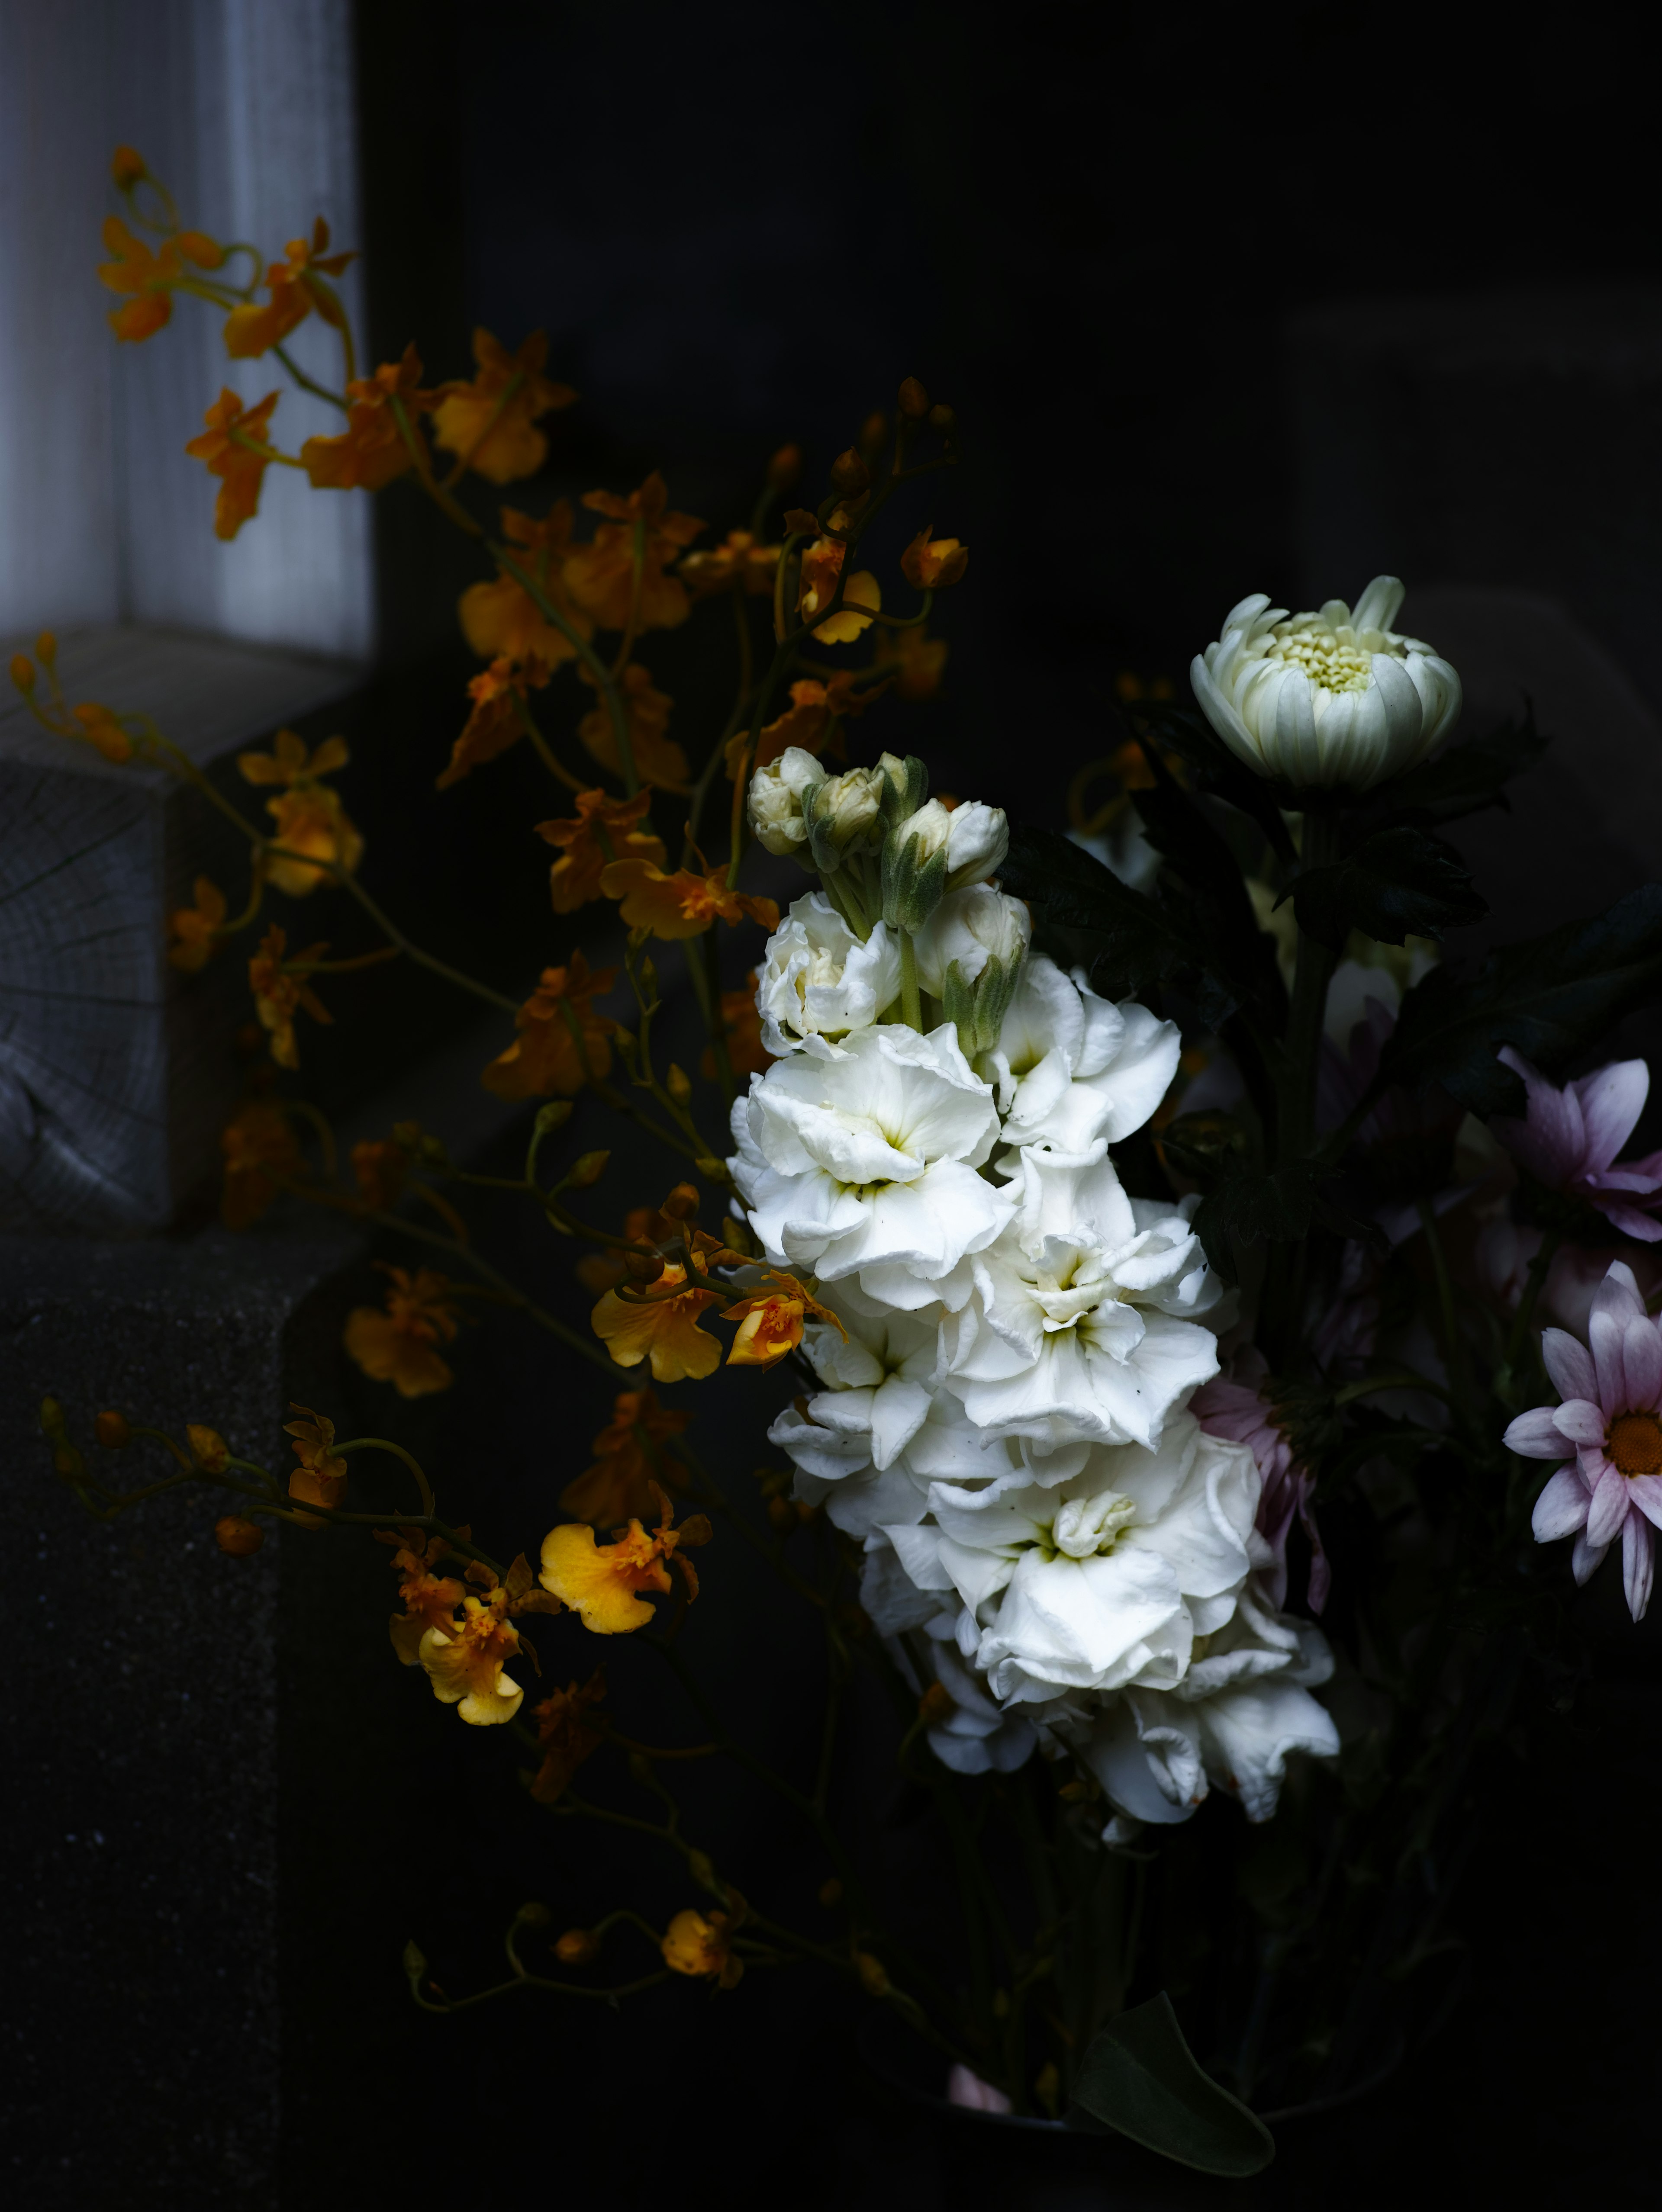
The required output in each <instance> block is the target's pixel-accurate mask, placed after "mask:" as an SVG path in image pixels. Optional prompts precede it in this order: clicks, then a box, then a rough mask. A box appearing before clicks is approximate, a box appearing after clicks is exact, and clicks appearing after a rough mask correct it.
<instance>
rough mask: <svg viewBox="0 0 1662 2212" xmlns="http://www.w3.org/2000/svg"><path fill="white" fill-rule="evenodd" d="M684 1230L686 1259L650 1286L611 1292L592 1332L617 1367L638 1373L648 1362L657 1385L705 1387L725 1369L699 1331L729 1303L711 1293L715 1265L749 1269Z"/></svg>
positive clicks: (671, 1263) (670, 1264)
mask: <svg viewBox="0 0 1662 2212" xmlns="http://www.w3.org/2000/svg"><path fill="white" fill-rule="evenodd" d="M680 1226H681V1228H682V1230H683V1231H684V1236H685V1242H684V1244H683V1247H682V1249H683V1254H684V1257H683V1258H681V1259H679V1260H677V1259H669V1258H664V1264H663V1268H662V1272H661V1273H658V1274H657V1275H655V1276H654V1278H653V1279H652V1280H651V1281H650V1282H649V1283H648V1284H645V1285H636V1284H633V1283H627V1284H623V1285H619V1286H618V1289H616V1290H611V1291H606V1295H605V1296H604V1297H602V1298H601V1299H600V1304H598V1305H597V1306H596V1307H595V1309H594V1313H593V1315H592V1316H590V1322H589V1325H590V1327H591V1328H593V1329H594V1334H595V1335H596V1336H598V1337H599V1338H600V1340H601V1342H602V1343H603V1344H604V1345H605V1346H606V1350H607V1351H608V1352H610V1353H611V1355H612V1358H613V1359H614V1360H615V1361H616V1362H617V1364H618V1366H619V1367H638V1366H639V1365H640V1364H641V1362H642V1360H643V1359H649V1360H650V1361H651V1363H652V1379H653V1381H654V1383H681V1382H685V1381H686V1380H687V1379H688V1378H689V1377H690V1378H691V1380H692V1381H694V1382H702V1381H703V1378H704V1376H706V1375H710V1374H713V1373H714V1372H715V1369H716V1368H717V1367H719V1366H720V1364H721V1346H720V1345H719V1344H718V1343H717V1342H716V1340H715V1338H714V1337H713V1336H707V1335H706V1334H704V1331H703V1329H702V1328H699V1326H698V1322H699V1316H701V1315H702V1314H703V1312H704V1311H705V1310H706V1309H707V1308H708V1307H709V1306H713V1305H722V1304H726V1303H727V1296H726V1293H724V1292H723V1291H719V1290H715V1289H713V1288H711V1287H710V1283H709V1268H710V1263H711V1261H712V1258H713V1257H714V1256H715V1255H716V1254H718V1253H719V1254H721V1255H723V1257H724V1258H725V1259H726V1261H727V1262H728V1265H729V1266H731V1267H741V1266H742V1265H743V1264H744V1255H743V1254H742V1253H740V1252H734V1251H730V1250H728V1248H727V1247H726V1246H724V1245H722V1244H720V1243H717V1241H716V1240H715V1237H709V1236H707V1235H706V1234H705V1233H704V1231H703V1230H702V1229H698V1230H687V1228H686V1225H685V1223H682V1224H680ZM658 1256H659V1257H661V1258H662V1257H663V1255H658ZM654 1265H655V1261H654Z"/></svg>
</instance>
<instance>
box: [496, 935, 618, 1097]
mask: <svg viewBox="0 0 1662 2212" xmlns="http://www.w3.org/2000/svg"><path fill="white" fill-rule="evenodd" d="M617 980H618V971H617V969H615V968H601V969H590V967H589V964H588V963H587V960H585V959H584V957H583V956H582V954H581V952H574V953H573V954H572V956H571V957H570V959H569V962H568V963H566V965H565V966H564V967H563V968H545V969H544V970H543V975H542V981H541V982H540V983H539V984H538V986H537V987H536V989H535V990H534V991H533V993H532V994H531V996H530V997H529V998H528V999H527V1000H526V1002H525V1004H524V1005H523V1006H521V1008H520V1011H519V1012H518V1013H517V1014H516V1015H515V1016H514V1027H515V1028H516V1029H517V1030H518V1031H519V1035H518V1036H516V1037H515V1039H514V1042H513V1043H512V1044H511V1045H509V1046H508V1048H507V1050H506V1051H505V1052H501V1053H498V1054H497V1055H496V1059H495V1060H492V1061H491V1062H490V1066H488V1067H487V1068H486V1069H485V1071H484V1074H483V1075H482V1076H481V1077H480V1078H479V1080H480V1081H481V1082H482V1083H483V1084H484V1087H485V1089H486V1090H487V1091H495V1092H496V1096H497V1097H498V1098H545V1097H549V1096H550V1095H551V1094H556V1093H557V1094H558V1095H559V1096H560V1097H565V1098H571V1097H575V1096H576V1094H577V1092H578V1091H581V1089H582V1087H583V1085H584V1084H585V1083H603V1082H604V1081H605V1080H606V1077H607V1076H608V1075H609V1074H610V1073H611V1072H612V1043H611V1034H612V1030H615V1029H616V1028H617V1026H618V1024H616V1022H614V1021H613V1020H612V1017H611V1016H610V1015H609V1014H597V1013H596V1012H594V1000H596V999H603V998H604V997H605V996H606V993H607V992H608V991H610V990H611V989H612V986H613V985H614V984H615V983H616V981H617Z"/></svg>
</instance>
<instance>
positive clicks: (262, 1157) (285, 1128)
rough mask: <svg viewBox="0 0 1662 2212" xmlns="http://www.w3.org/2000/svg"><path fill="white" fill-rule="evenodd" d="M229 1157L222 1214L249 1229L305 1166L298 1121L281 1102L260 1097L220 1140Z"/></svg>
mask: <svg viewBox="0 0 1662 2212" xmlns="http://www.w3.org/2000/svg"><path fill="white" fill-rule="evenodd" d="M219 1143H220V1150H221V1151H222V1153H223V1155H224V1159H225V1182H224V1188H223V1190H222V1194H221V1198H220V1208H219V1211H220V1218H221V1220H222V1221H223V1223H224V1224H225V1226H226V1227H227V1228H228V1229H247V1227H248V1226H249V1225H250V1223H252V1222H255V1221H258V1220H259V1217H260V1215H261V1214H262V1213H264V1212H265V1211H266V1209H267V1208H268V1207H269V1206H271V1204H272V1203H273V1201H274V1200H276V1199H277V1196H278V1195H279V1194H280V1193H281V1192H282V1191H283V1189H284V1188H286V1187H287V1186H288V1185H289V1183H291V1182H296V1181H297V1180H298V1179H299V1178H300V1177H301V1175H302V1174H303V1173H304V1171H305V1160H304V1158H303V1156H302V1155H301V1149H300V1140H299V1139H298V1138H297V1137H296V1136H295V1131H294V1125H293V1124H292V1122H291V1121H289V1116H288V1115H287V1114H285V1113H284V1112H283V1109H282V1107H281V1106H278V1105H275V1104H273V1103H272V1102H271V1100H269V1099H256V1100H254V1101H253V1103H251V1104H249V1105H247V1106H245V1107H244V1108H243V1109H242V1110H241V1111H240V1113H239V1114H238V1115H236V1116H235V1118H234V1120H232V1121H229V1122H228V1123H227V1125H226V1127H225V1128H224V1130H223V1132H222V1134H221V1136H220V1139H219Z"/></svg>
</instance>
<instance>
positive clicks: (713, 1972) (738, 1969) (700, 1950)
mask: <svg viewBox="0 0 1662 2212" xmlns="http://www.w3.org/2000/svg"><path fill="white" fill-rule="evenodd" d="M726 1892H727V1899H728V1905H729V1907H730V1908H731V1909H730V1910H729V1911H726V1912H700V1911H697V1909H696V1908H695V1907H693V1906H691V1905H689V1906H687V1908H686V1909H685V1911H681V1912H678V1913H677V1914H676V1916H675V1917H674V1918H673V1920H672V1921H671V1922H670V1923H669V1926H668V1928H667V1930H666V1931H665V1934H664V1938H663V1942H662V1943H661V1945H660V1947H659V1948H660V1949H661V1951H662V1953H663V1958H664V1964H665V1965H666V1966H668V1967H669V1968H670V1969H671V1970H672V1971H673V1972H675V1973H678V1974H688V1975H692V1976H695V1977H697V1978H699V1979H701V1980H709V1981H713V1982H714V1983H715V1986H716V1987H717V1989H721V1990H733V1989H737V1987H738V1986H739V1984H740V1980H741V1979H742V1978H743V1976H744V1972H745V1962H744V1960H742V1959H741V1958H740V1956H739V1954H738V1953H737V1952H736V1951H735V1950H734V1948H733V1939H734V1936H736V1935H737V1934H738V1932H739V1930H740V1928H742V1927H743V1926H744V1924H745V1922H746V1918H747V1917H748V1916H749V1911H750V1908H749V1906H748V1905H746V1902H745V1900H744V1899H743V1898H742V1897H741V1896H740V1894H739V1892H738V1891H737V1890H736V1889H735V1888H734V1887H733V1885H732V1883H731V1882H728V1884H727V1885H726Z"/></svg>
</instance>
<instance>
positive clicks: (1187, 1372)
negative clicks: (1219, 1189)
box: [941, 1151, 1219, 1449]
mask: <svg viewBox="0 0 1662 2212" xmlns="http://www.w3.org/2000/svg"><path fill="white" fill-rule="evenodd" d="M1017 1157H1018V1160H1019V1163H1020V1182H1019V1184H1018V1185H1016V1186H1014V1191H1015V1193H1016V1194H1017V1198H1018V1203H1017V1208H1016V1212H1015V1214H1014V1218H1013V1219H1012V1220H1011V1222H1010V1225H1009V1226H1008V1228H1007V1229H1006V1230H1005V1231H1004V1232H1003V1234H1002V1235H1001V1237H999V1238H998V1240H997V1242H996V1243H995V1244H993V1245H991V1246H990V1247H989V1249H986V1250H985V1251H983V1252H982V1253H980V1254H979V1255H977V1257H976V1258H975V1259H974V1260H973V1261H972V1262H971V1267H972V1270H973V1280H974V1285H975V1294H974V1297H973V1298H972V1299H971V1300H968V1301H966V1302H965V1305H964V1307H963V1309H962V1310H958V1311H954V1312H953V1313H950V1314H949V1315H948V1316H947V1318H946V1319H945V1320H944V1321H943V1322H942V1323H941V1371H942V1376H943V1379H944V1380H945V1382H946V1383H947V1388H948V1389H952V1390H953V1391H955V1392H956V1393H957V1395H959V1397H960V1398H961V1399H962V1400H963V1401H964V1406H965V1412H966V1413H968V1414H969V1416H970V1419H971V1420H972V1421H973V1422H975V1423H976V1424H977V1426H979V1427H982V1428H985V1429H988V1430H989V1431H992V1432H993V1433H994V1434H995V1435H999V1436H1025V1437H1031V1438H1032V1439H1033V1440H1034V1441H1035V1442H1036V1443H1038V1445H1039V1446H1040V1447H1041V1448H1042V1449H1055V1448H1056V1446H1057V1445H1061V1444H1067V1443H1075V1442H1079V1441H1087V1442H1094V1443H1108V1444H1120V1443H1141V1444H1147V1445H1150V1446H1152V1445H1154V1444H1156V1443H1158V1442H1159V1441H1160V1426H1161V1424H1162V1422H1164V1421H1165V1419H1166V1416H1167V1415H1168V1414H1169V1413H1171V1412H1172V1408H1173V1407H1175V1406H1176V1405H1177V1403H1178V1401H1179V1399H1181V1398H1182V1397H1183V1396H1184V1393H1185V1392H1187V1391H1189V1390H1191V1389H1194V1388H1195V1386H1196V1384H1197V1383H1205V1382H1207V1381H1208V1380H1209V1379H1210V1378H1211V1376H1214V1375H1215V1374H1216V1373H1217V1371H1218V1353H1217V1342H1216V1340H1215V1337H1214V1335H1213V1334H1212V1332H1211V1330H1210V1329H1208V1328H1202V1327H1200V1326H1199V1325H1198V1322H1197V1319H1196V1318H1195V1317H1196V1316H1200V1315H1202V1314H1204V1313H1206V1312H1208V1310H1210V1309H1211V1308H1213V1307H1214V1306H1215V1305H1216V1304H1218V1303H1219V1286H1218V1284H1217V1280H1216V1278H1215V1276H1214V1275H1212V1273H1210V1271H1209V1270H1208V1267H1207V1265H1206V1259H1205V1255H1204V1254H1203V1253H1202V1249H1201V1246H1200V1243H1199V1240H1198V1238H1196V1236H1195V1235H1194V1233H1193V1231H1191V1230H1190V1226H1189V1222H1188V1218H1187V1217H1186V1215H1185V1214H1184V1213H1183V1212H1179V1211H1178V1210H1177V1208H1176V1207H1174V1206H1169V1205H1164V1204H1161V1203H1160V1202H1159V1201H1158V1200H1149V1199H1133V1198H1129V1197H1128V1196H1127V1195H1126V1194H1125V1192H1124V1190H1123V1188H1122V1187H1121V1184H1120V1181H1119V1177H1118V1176H1117V1175H1116V1173H1115V1172H1114V1168H1113V1164H1112V1163H1111V1161H1109V1160H1108V1159H1106V1158H1103V1159H1095V1160H1091V1159H1087V1160H1084V1161H1081V1160H1077V1159H1074V1160H1069V1159H1064V1158H1058V1157H1056V1156H1055V1155H1047V1154H1045V1153H1044V1152H1039V1151H1029V1152H1021V1153H1020V1154H1019V1155H1018V1156H1017ZM1194 1203H1195V1201H1194V1200H1184V1205H1185V1206H1188V1207H1189V1208H1190V1211H1192V1209H1193V1206H1194Z"/></svg>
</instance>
